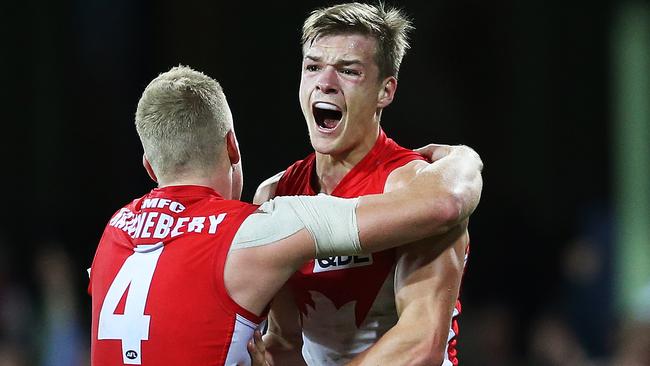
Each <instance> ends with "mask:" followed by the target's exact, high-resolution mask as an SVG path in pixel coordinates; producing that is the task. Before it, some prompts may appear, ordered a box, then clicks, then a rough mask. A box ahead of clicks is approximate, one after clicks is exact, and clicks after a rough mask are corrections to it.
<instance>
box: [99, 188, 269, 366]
mask: <svg viewBox="0 0 650 366" xmlns="http://www.w3.org/2000/svg"><path fill="white" fill-rule="evenodd" d="M256 209H257V206H255V205H250V204H246V203H243V202H239V201H230V200H225V199H223V198H222V197H221V196H219V194H217V192H215V191H214V190H212V189H210V188H207V187H199V186H172V187H165V188H161V189H154V190H153V191H151V192H150V193H149V194H147V195H145V196H144V197H142V198H139V199H136V200H134V201H133V202H131V203H130V204H129V205H127V206H125V207H124V208H122V209H120V210H119V211H118V212H117V213H116V214H115V215H114V216H113V218H112V219H111V220H110V222H109V223H108V225H107V226H106V229H105V230H104V234H103V236H102V238H101V241H100V243H99V246H98V248H97V252H96V254H95V259H94V260H93V264H92V268H91V273H90V275H91V277H90V285H89V287H88V291H89V293H90V294H91V295H92V314H93V317H92V345H91V360H92V361H91V362H92V365H94V366H109V365H111V366H112V365H152V366H153V365H156V366H158V365H169V366H174V365H235V364H237V363H238V362H241V364H249V363H250V358H249V356H248V353H247V352H246V342H248V340H249V339H250V337H251V336H252V334H253V330H254V329H255V328H256V327H257V325H258V324H259V322H260V321H261V320H262V319H261V318H260V317H258V316H256V315H254V314H252V313H250V312H248V311H247V310H246V309H244V308H242V307H240V306H239V305H237V304H236V303H235V302H234V301H233V300H232V299H231V298H230V296H229V295H228V293H227V292H226V288H225V285H224V279H223V269H224V264H225V260H226V256H227V253H228V250H229V248H230V244H231V242H232V239H233V236H234V235H235V233H236V232H237V230H238V228H239V227H240V225H241V223H242V221H244V219H246V217H248V216H249V215H250V214H251V213H252V212H254V211H255V210H256Z"/></svg>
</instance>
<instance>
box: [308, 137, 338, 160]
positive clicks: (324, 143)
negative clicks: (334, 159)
mask: <svg viewBox="0 0 650 366" xmlns="http://www.w3.org/2000/svg"><path fill="white" fill-rule="evenodd" d="M309 138H310V141H311V146H312V147H313V148H314V151H316V152H317V153H320V154H326V155H330V154H333V153H335V152H336V146H337V144H336V141H335V139H334V138H333V137H332V136H329V135H324V136H323V135H321V134H318V133H317V134H310V136H309Z"/></svg>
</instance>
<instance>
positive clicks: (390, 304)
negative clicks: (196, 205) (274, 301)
mask: <svg viewBox="0 0 650 366" xmlns="http://www.w3.org/2000/svg"><path fill="white" fill-rule="evenodd" d="M418 159H420V160H422V159H423V158H422V156H420V155H419V154H417V153H415V152H413V151H411V150H408V149H405V148H403V147H401V146H399V145H397V143H395V142H394V141H393V140H392V139H390V138H387V137H386V135H385V133H384V132H383V131H381V132H380V135H379V138H378V139H377V142H376V143H375V145H374V146H373V148H372V149H371V150H370V151H369V152H368V154H367V155H366V156H365V157H364V158H363V159H362V160H361V161H360V162H359V163H358V164H357V165H355V166H354V168H352V170H350V172H348V174H347V175H346V176H345V177H344V178H343V179H342V180H341V182H339V184H338V185H337V186H336V188H335V189H334V191H332V195H333V196H338V197H343V198H351V197H358V196H361V195H364V194H376V193H382V192H383V191H384V186H385V185H386V180H387V178H388V176H389V174H390V173H391V172H392V171H393V170H395V169H397V168H399V167H401V166H403V165H405V164H406V163H408V162H411V161H413V160H418ZM315 160H316V157H315V154H314V153H312V154H311V155H309V156H308V157H307V158H305V159H304V160H300V161H297V162H296V163H294V164H293V165H292V166H290V167H289V168H288V169H287V170H286V171H285V173H284V174H283V176H282V177H281V178H280V181H279V182H278V185H277V189H276V196H285V195H315V194H318V192H316V191H314V189H313V187H312V185H311V181H312V178H313V177H314V175H315V174H316V173H315ZM395 262H396V258H395V250H394V249H389V250H385V251H382V252H377V253H373V254H368V255H358V256H337V257H329V258H321V259H317V260H312V261H309V262H308V263H306V264H305V265H304V266H303V267H302V268H301V269H300V270H299V271H298V272H296V273H295V274H294V275H293V276H292V277H291V279H290V280H289V282H288V284H289V287H290V288H291V289H292V292H293V294H294V297H295V301H296V306H297V307H298V309H299V311H300V315H301V317H300V318H301V322H302V330H303V350H302V352H303V357H304V358H305V361H306V362H307V364H308V365H314V366H316V365H341V364H345V363H347V362H348V361H350V360H351V359H352V358H354V356H356V355H357V354H359V353H361V352H363V351H364V350H365V349H367V348H368V347H370V346H371V345H373V344H374V343H375V342H377V341H378V340H379V338H380V337H381V336H382V335H383V334H384V333H386V332H387V331H388V330H389V329H390V328H391V327H393V326H394V325H395V323H396V322H397V312H396V308H395V292H394V277H395ZM459 312H460V302H457V306H456V309H455V311H454V315H457V314H458V313H459ZM457 332H458V330H457V325H456V323H455V321H454V324H452V326H451V329H450V333H449V338H448V341H449V343H448V346H447V347H448V348H447V352H446V355H447V358H448V360H446V361H445V362H446V363H444V364H443V365H445V366H447V365H452V364H456V363H449V362H451V361H449V359H451V360H455V352H456V350H455V339H453V338H454V336H455V334H456V333H457Z"/></svg>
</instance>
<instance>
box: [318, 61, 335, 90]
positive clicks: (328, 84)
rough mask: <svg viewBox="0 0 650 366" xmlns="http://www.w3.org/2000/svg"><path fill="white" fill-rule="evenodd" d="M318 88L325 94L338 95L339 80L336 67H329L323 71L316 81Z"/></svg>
mask: <svg viewBox="0 0 650 366" xmlns="http://www.w3.org/2000/svg"><path fill="white" fill-rule="evenodd" d="M316 88H317V89H318V90H320V91H321V92H322V93H325V94H336V93H338V91H339V85H338V78H337V75H336V69H335V68H334V67H332V66H327V67H325V68H324V69H323V70H322V71H321V73H320V74H319V75H318V80H316Z"/></svg>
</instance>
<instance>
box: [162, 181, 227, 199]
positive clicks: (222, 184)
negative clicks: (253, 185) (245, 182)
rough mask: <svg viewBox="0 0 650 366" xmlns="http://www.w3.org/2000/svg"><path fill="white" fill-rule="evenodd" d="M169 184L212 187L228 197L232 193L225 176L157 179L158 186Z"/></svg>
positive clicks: (167, 185)
mask: <svg viewBox="0 0 650 366" xmlns="http://www.w3.org/2000/svg"><path fill="white" fill-rule="evenodd" d="M169 186H202V187H208V188H212V189H214V190H215V191H216V192H217V193H219V194H220V195H221V196H222V197H224V198H226V199H230V196H231V195H232V182H231V181H230V180H229V179H228V177H227V176H224V175H218V176H214V175H212V176H196V175H193V176H191V175H187V176H178V177H175V178H174V179H170V180H163V181H158V187H159V188H163V187H169Z"/></svg>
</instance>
